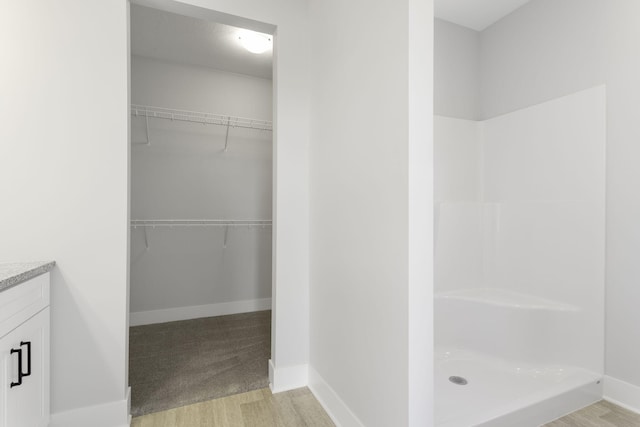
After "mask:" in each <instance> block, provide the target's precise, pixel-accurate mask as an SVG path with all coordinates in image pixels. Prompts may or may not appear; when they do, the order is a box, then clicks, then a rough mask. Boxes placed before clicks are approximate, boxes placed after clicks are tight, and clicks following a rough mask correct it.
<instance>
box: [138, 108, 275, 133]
mask: <svg viewBox="0 0 640 427" xmlns="http://www.w3.org/2000/svg"><path fill="white" fill-rule="evenodd" d="M131 114H132V115H133V116H137V117H145V119H148V118H149V117H152V118H158V119H168V120H178V121H183V122H192V123H201V124H210V125H220V126H227V127H233V128H244V129H258V130H264V131H269V132H270V131H272V130H273V123H272V122H270V121H268V120H258V119H249V118H246V117H235V116H229V115H221V114H213V113H202V112H198V111H187V110H174V109H171V108H162V107H152V106H147V105H135V104H132V105H131Z"/></svg>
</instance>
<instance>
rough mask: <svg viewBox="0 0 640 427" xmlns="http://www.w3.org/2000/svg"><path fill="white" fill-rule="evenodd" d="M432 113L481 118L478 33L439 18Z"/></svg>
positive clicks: (435, 34)
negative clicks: (433, 111)
mask: <svg viewBox="0 0 640 427" xmlns="http://www.w3.org/2000/svg"><path fill="white" fill-rule="evenodd" d="M434 31H435V32H434V39H435V44H434V76H433V77H434V84H433V87H434V100H433V101H434V104H433V105H434V110H435V114H437V115H440V116H447V117H457V118H460V119H468V120H478V119H479V118H480V33H479V32H477V31H474V30H471V29H469V28H466V27H461V26H460V25H456V24H453V23H451V22H447V21H443V20H441V19H436V20H435V27H434Z"/></svg>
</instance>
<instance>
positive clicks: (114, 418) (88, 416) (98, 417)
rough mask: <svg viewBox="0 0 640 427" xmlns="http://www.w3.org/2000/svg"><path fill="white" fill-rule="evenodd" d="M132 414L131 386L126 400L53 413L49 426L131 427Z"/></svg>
mask: <svg viewBox="0 0 640 427" xmlns="http://www.w3.org/2000/svg"><path fill="white" fill-rule="evenodd" d="M130 414H131V387H129V388H128V390H127V396H126V397H125V398H124V400H117V401H115V402H108V403H103V404H101V405H94V406H85V407H83V408H78V409H73V410H71V411H65V412H57V413H55V414H52V415H51V423H50V424H49V427H87V426H91V427H130V426H131V415H130Z"/></svg>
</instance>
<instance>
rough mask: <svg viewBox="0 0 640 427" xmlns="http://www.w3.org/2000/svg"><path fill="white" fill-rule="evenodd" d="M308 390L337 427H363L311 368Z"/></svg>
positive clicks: (336, 394)
mask: <svg viewBox="0 0 640 427" xmlns="http://www.w3.org/2000/svg"><path fill="white" fill-rule="evenodd" d="M309 389H310V390H311V392H312V393H313V395H314V396H315V397H316V399H318V402H320V404H321V405H322V407H323V408H324V410H325V411H326V412H327V414H329V417H330V418H331V420H332V421H333V423H334V424H335V425H336V426H337V427H364V424H363V423H362V421H360V419H358V417H357V416H356V415H355V414H354V413H353V412H351V409H349V406H347V404H346V403H344V401H343V400H342V399H341V398H340V396H339V395H338V393H336V392H335V390H333V389H332V388H331V386H329V384H327V382H326V381H325V380H324V378H322V377H321V376H320V374H318V372H317V371H316V370H315V369H313V368H312V367H309Z"/></svg>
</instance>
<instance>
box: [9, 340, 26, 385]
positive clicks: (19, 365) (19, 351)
mask: <svg viewBox="0 0 640 427" xmlns="http://www.w3.org/2000/svg"><path fill="white" fill-rule="evenodd" d="M13 353H18V382H13V381H12V382H11V387H9V388H14V387H16V386H19V385H22V377H23V376H24V375H22V349H21V348H20V349H16V348H12V349H11V354H13Z"/></svg>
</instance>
